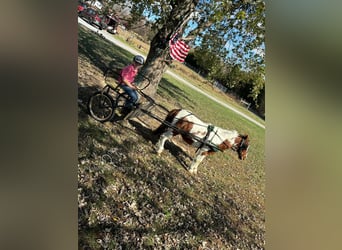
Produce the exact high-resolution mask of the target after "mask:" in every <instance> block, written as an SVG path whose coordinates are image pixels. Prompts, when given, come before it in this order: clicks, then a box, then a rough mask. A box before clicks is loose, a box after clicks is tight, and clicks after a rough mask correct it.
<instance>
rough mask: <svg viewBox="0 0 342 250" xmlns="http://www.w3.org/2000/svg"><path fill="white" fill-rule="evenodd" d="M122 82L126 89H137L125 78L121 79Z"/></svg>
mask: <svg viewBox="0 0 342 250" xmlns="http://www.w3.org/2000/svg"><path fill="white" fill-rule="evenodd" d="M122 82H123V83H125V84H126V85H127V86H128V87H130V88H132V89H137V87H136V86H135V85H134V83H130V82H129V81H127V80H126V79H125V78H122Z"/></svg>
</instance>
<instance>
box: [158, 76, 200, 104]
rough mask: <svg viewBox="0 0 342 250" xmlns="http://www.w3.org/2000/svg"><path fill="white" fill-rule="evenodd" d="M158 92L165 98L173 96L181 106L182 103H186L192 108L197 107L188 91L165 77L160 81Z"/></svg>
mask: <svg viewBox="0 0 342 250" xmlns="http://www.w3.org/2000/svg"><path fill="white" fill-rule="evenodd" d="M157 93H158V94H159V95H160V96H162V97H164V98H165V97H171V99H173V100H177V102H178V104H179V106H182V105H181V104H180V103H186V104H187V105H188V106H189V107H190V108H195V107H194V103H193V101H192V100H191V99H190V98H189V97H188V96H187V95H186V93H184V91H183V90H182V89H180V88H178V87H177V86H175V85H174V84H173V83H171V82H170V81H168V80H166V79H165V78H162V80H161V81H160V83H159V87H158V91H157Z"/></svg>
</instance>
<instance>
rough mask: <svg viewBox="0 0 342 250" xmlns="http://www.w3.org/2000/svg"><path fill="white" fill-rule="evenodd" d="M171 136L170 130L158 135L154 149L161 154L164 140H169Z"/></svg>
mask: <svg viewBox="0 0 342 250" xmlns="http://www.w3.org/2000/svg"><path fill="white" fill-rule="evenodd" d="M171 137H172V131H166V132H165V133H163V134H162V135H161V136H160V137H159V140H158V142H157V143H156V151H157V154H161V153H162V152H163V150H164V144H165V141H166V140H169V139H170V138H171Z"/></svg>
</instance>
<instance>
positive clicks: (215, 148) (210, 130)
mask: <svg viewBox="0 0 342 250" xmlns="http://www.w3.org/2000/svg"><path fill="white" fill-rule="evenodd" d="M214 128H215V126H214V125H212V124H210V125H209V126H208V127H207V133H206V134H205V136H204V138H203V140H201V145H200V146H199V147H198V148H197V149H196V153H197V151H198V150H200V149H201V148H202V147H203V146H204V145H208V146H209V147H210V148H211V149H212V150H213V151H214V152H217V151H220V149H219V148H218V147H216V145H213V144H211V140H210V141H208V137H209V135H210V132H212V131H214ZM215 135H216V133H215ZM213 138H214V136H213Z"/></svg>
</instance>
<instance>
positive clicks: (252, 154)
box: [78, 27, 265, 249]
mask: <svg viewBox="0 0 342 250" xmlns="http://www.w3.org/2000/svg"><path fill="white" fill-rule="evenodd" d="M78 46H79V58H78V62H79V72H78V76H79V81H78V89H79V123H78V129H79V141H78V144H79V164H78V195H79V197H78V201H79V249H103V248H104V247H105V246H107V247H108V249H119V248H120V247H121V248H122V249H164V248H165V249H204V247H207V248H208V249H238V248H239V249H264V248H265V169H264V164H265V151H264V148H265V130H264V129H263V128H260V127H259V126H257V125H255V124H254V123H252V122H250V121H248V120H246V119H244V118H243V117H241V116H239V115H237V114H236V113H234V112H232V111H231V110H229V109H227V108H224V107H222V106H221V105H219V104H217V103H216V102H214V101H212V100H210V99H208V98H207V97H205V96H204V95H202V94H200V93H198V92H196V91H194V90H192V89H190V88H189V87H187V86H185V85H183V84H182V83H180V82H178V81H176V80H175V79H173V78H172V77H170V76H169V75H165V77H164V78H163V79H162V81H161V82H160V84H159V88H158V92H157V96H156V101H157V102H158V103H160V104H162V105H164V106H165V107H167V108H168V109H172V108H175V107H183V108H186V109H189V110H191V111H193V112H194V113H195V114H196V115H198V116H199V117H200V118H202V120H204V121H206V122H209V123H212V124H214V125H217V126H220V127H222V128H227V129H236V130H237V131H239V132H241V133H247V134H249V136H250V140H251V147H250V151H249V154H248V158H247V160H245V161H240V160H238V158H237V155H236V153H235V152H233V151H227V152H224V153H221V152H218V153H217V154H214V155H213V156H210V157H207V158H206V159H205V160H204V161H203V162H202V163H201V165H200V166H199V168H198V175H196V176H193V175H190V174H189V173H188V171H187V170H186V169H185V166H184V164H185V165H187V164H189V163H190V161H191V156H193V153H194V150H195V149H191V148H189V147H186V146H184V145H183V144H181V143H180V141H179V140H177V138H176V139H175V140H174V142H175V144H172V143H168V144H167V145H166V150H165V151H164V152H163V154H162V155H161V156H158V155H157V154H155V152H154V148H153V146H154V144H155V142H156V140H157V139H158V138H155V137H154V135H153V133H152V130H153V129H154V128H155V127H156V126H157V125H158V122H156V121H152V120H153V119H152V118H148V117H145V118H144V119H145V123H146V124H148V125H149V126H147V127H146V126H144V125H142V124H141V123H140V122H139V120H132V121H130V122H129V124H130V126H126V125H123V124H120V123H112V122H107V123H99V122H97V121H95V120H94V119H92V118H91V117H90V116H89V115H88V112H87V108H86V103H87V100H88V98H89V96H90V95H91V94H92V93H94V92H95V91H96V90H98V89H100V88H101V86H103V84H104V82H103V71H104V69H105V68H106V67H107V66H108V65H109V63H110V62H111V61H113V62H114V64H115V66H118V67H122V66H123V65H125V64H127V63H129V62H130V60H131V58H132V55H131V54H130V53H128V52H126V51H124V50H123V49H121V48H119V47H117V46H115V45H113V44H112V43H109V42H108V41H106V40H104V39H102V38H100V37H99V36H96V35H94V34H93V33H92V32H89V31H87V30H86V29H84V28H82V27H80V28H79V45H78Z"/></svg>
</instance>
